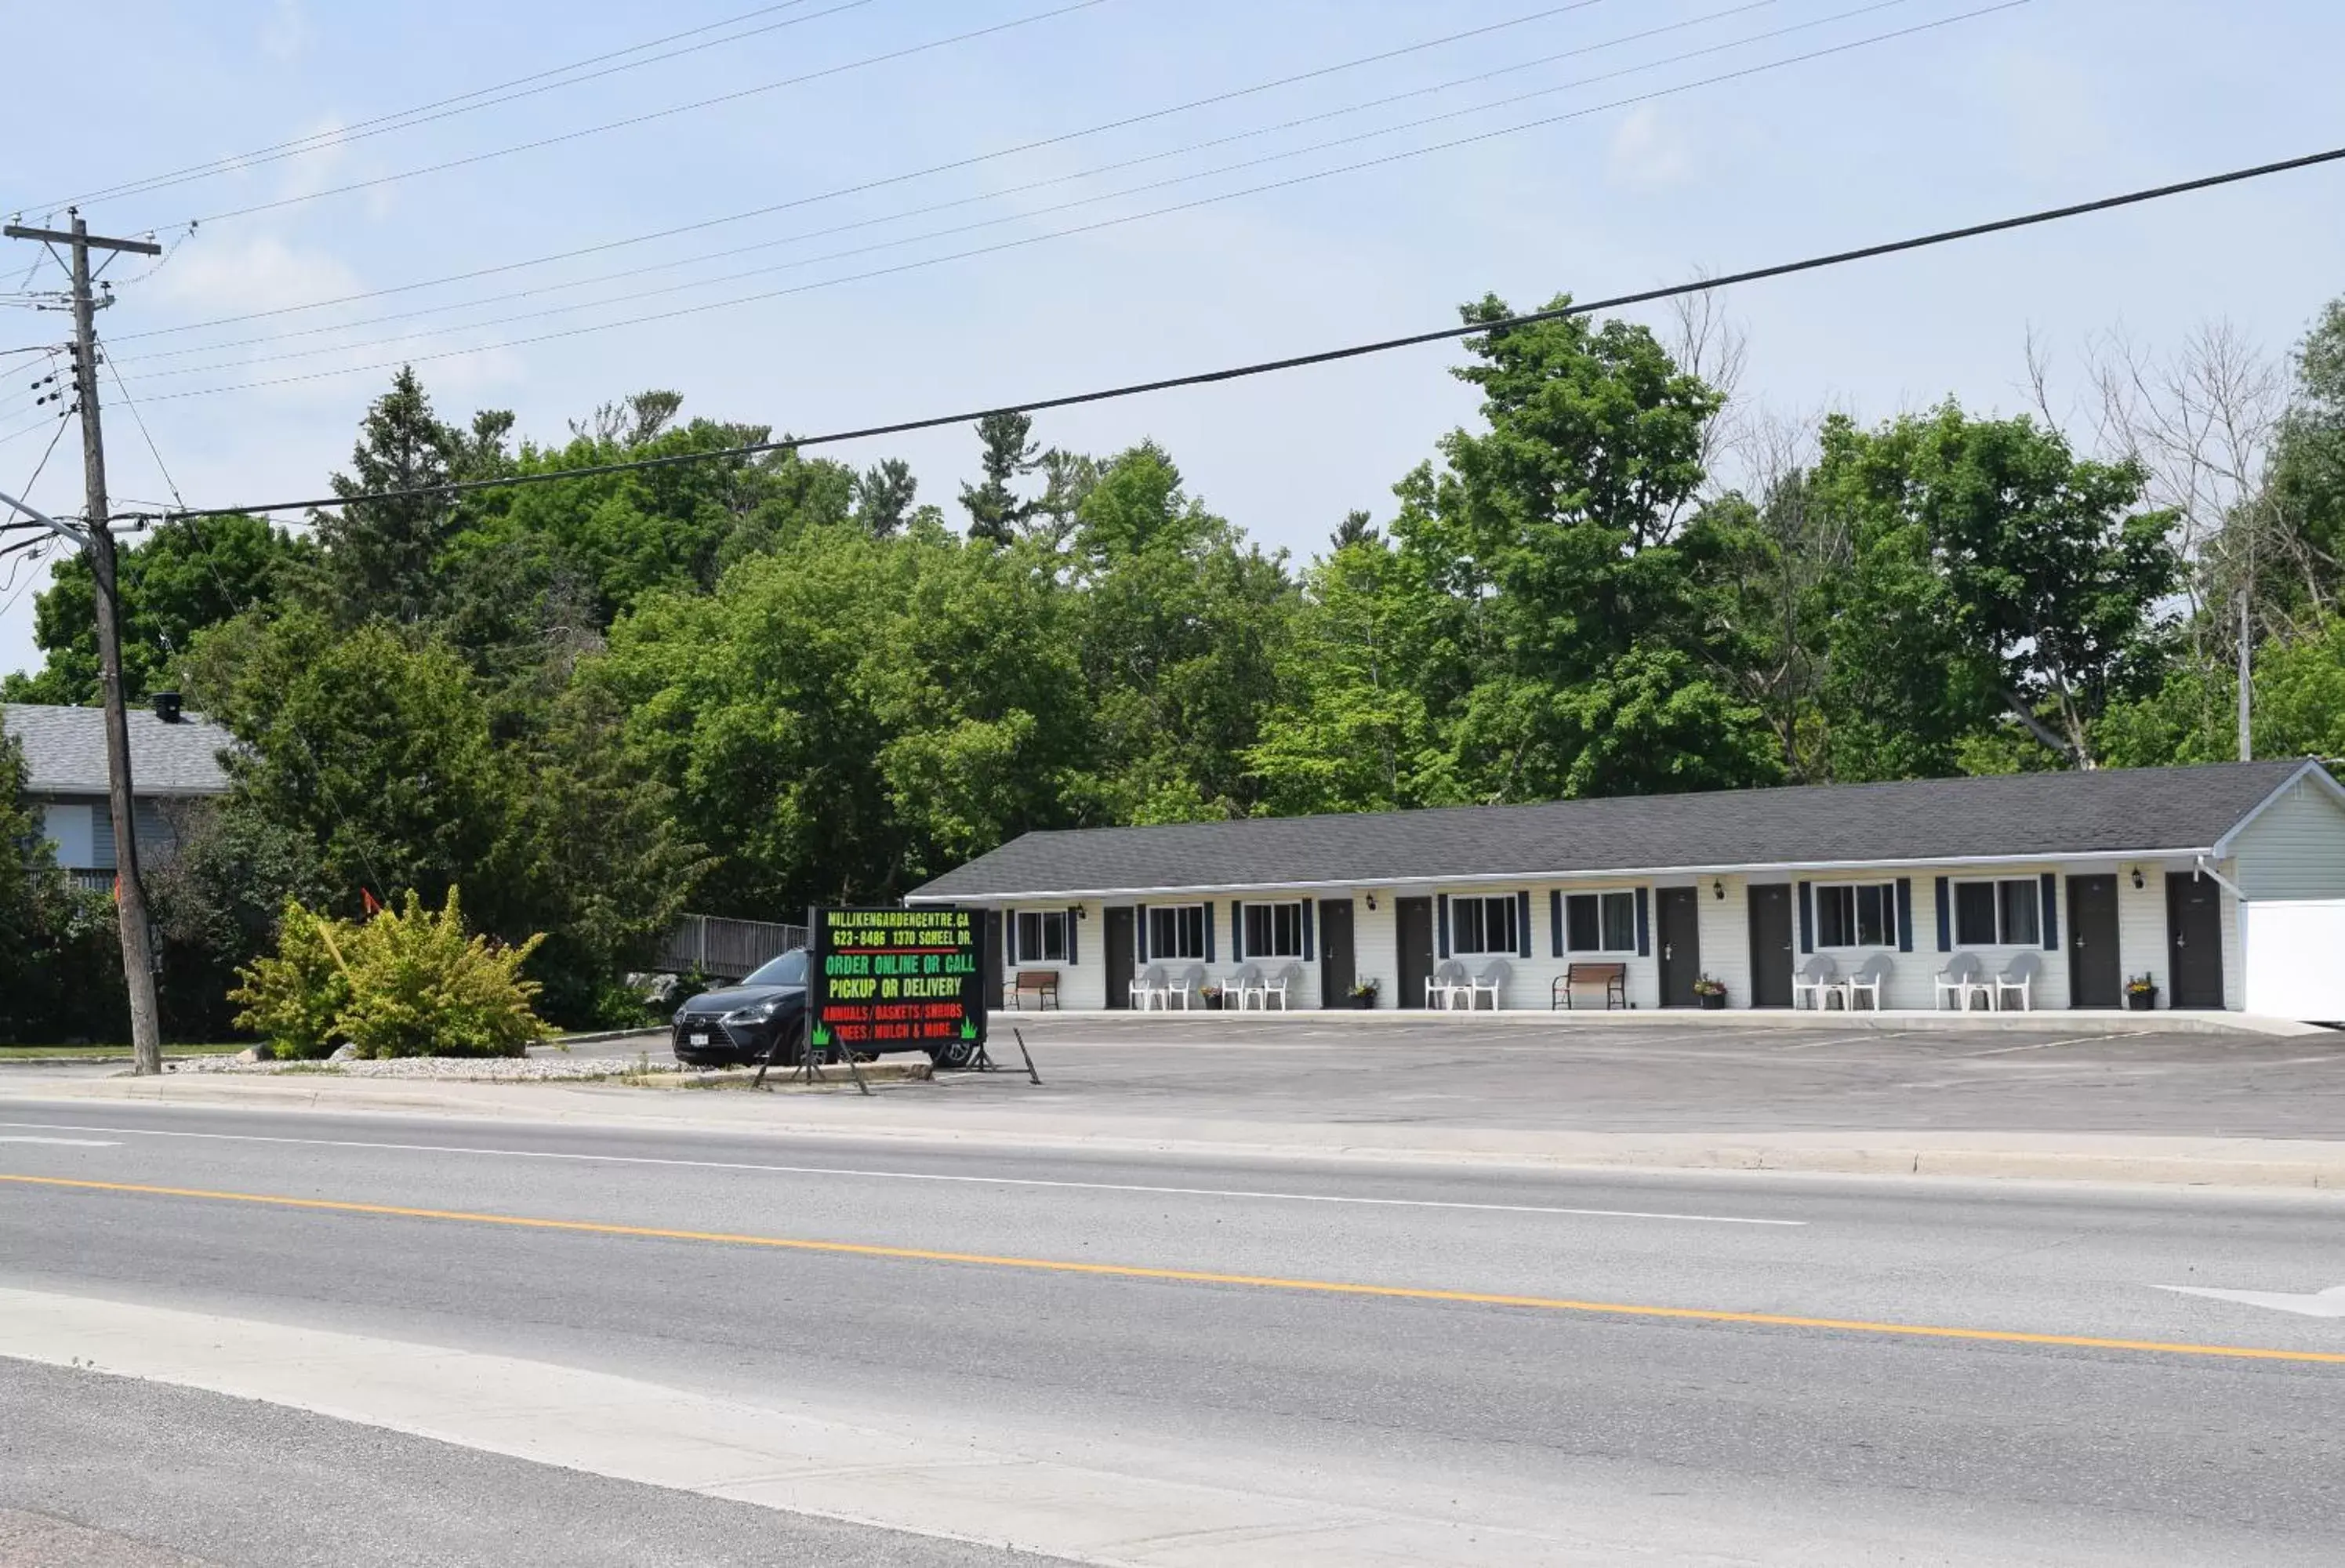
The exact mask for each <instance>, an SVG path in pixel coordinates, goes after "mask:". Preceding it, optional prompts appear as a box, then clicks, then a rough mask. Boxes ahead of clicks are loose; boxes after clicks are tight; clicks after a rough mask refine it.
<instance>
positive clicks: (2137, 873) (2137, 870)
mask: <svg viewBox="0 0 2345 1568" xmlns="http://www.w3.org/2000/svg"><path fill="white" fill-rule="evenodd" d="M2141 888H2142V882H2141V867H2140V866H2138V865H2137V866H2135V867H2134V868H2133V890H2134V891H2135V892H2136V893H2139V892H2140V891H2141Z"/></svg>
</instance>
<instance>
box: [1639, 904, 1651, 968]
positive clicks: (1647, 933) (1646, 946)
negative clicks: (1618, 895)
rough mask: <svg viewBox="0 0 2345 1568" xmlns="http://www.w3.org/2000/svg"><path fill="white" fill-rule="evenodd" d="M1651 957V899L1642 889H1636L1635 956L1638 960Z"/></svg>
mask: <svg viewBox="0 0 2345 1568" xmlns="http://www.w3.org/2000/svg"><path fill="white" fill-rule="evenodd" d="M1637 956H1638V957H1639V958H1650V957H1651V956H1653V905H1652V900H1651V898H1650V897H1649V896H1648V895H1647V894H1646V892H1645V890H1644V889H1643V888H1641V887H1639V889H1637Z"/></svg>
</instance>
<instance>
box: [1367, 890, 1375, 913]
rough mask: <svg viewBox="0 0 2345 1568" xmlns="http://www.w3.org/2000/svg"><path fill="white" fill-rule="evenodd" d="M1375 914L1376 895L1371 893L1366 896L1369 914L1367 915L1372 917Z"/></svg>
mask: <svg viewBox="0 0 2345 1568" xmlns="http://www.w3.org/2000/svg"><path fill="white" fill-rule="evenodd" d="M1368 913H1369V914H1371V915H1374V914H1375V913H1376V895H1375V894H1373V893H1371V894H1369V895H1368Z"/></svg>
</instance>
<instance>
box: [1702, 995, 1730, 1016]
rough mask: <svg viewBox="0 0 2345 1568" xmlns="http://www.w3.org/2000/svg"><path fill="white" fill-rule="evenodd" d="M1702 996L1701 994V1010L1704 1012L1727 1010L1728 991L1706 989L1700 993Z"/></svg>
mask: <svg viewBox="0 0 2345 1568" xmlns="http://www.w3.org/2000/svg"><path fill="white" fill-rule="evenodd" d="M1700 996H1701V1010H1702V1011H1703V1012H1705V1013H1722V1012H1724V1011H1725V1010H1726V993H1725V992H1723V991H1704V992H1702V993H1700Z"/></svg>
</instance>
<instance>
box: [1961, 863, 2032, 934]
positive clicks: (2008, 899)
mask: <svg viewBox="0 0 2345 1568" xmlns="http://www.w3.org/2000/svg"><path fill="white" fill-rule="evenodd" d="M2042 896H2043V895H2042V893H2041V891H2040V889H2039V888H2038V886H2037V884H2036V881H2035V878H2034V877H2032V876H2006V877H2002V878H1999V879H1997V880H1995V881H1992V882H1988V881H1979V882H1957V883H1955V884H1954V946H1957V947H2033V946H2035V944H2036V942H2037V941H2038V940H2039V939H2040V936H2041V933H2042V931H2043V926H2041V924H2040V920H2041V915H2040V905H2039V902H2038V901H2039V900H2040V899H2041V898H2042Z"/></svg>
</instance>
